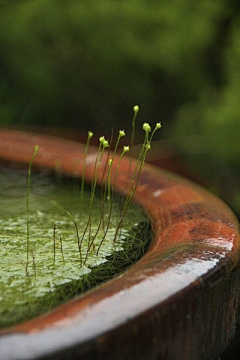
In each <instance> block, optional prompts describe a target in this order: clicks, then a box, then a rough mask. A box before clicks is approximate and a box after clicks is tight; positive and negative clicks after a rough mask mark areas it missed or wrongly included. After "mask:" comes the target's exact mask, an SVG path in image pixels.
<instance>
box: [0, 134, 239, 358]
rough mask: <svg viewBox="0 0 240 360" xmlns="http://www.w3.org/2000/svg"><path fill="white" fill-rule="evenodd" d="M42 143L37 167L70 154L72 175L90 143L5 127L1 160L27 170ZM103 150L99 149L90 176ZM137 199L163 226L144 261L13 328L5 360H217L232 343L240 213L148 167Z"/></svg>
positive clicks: (1, 348)
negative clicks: (36, 317) (233, 212)
mask: <svg viewBox="0 0 240 360" xmlns="http://www.w3.org/2000/svg"><path fill="white" fill-rule="evenodd" d="M35 144H37V145H40V150H39V153H38V155H37V157H36V159H35V160H34V164H35V166H38V167H45V168H49V169H51V170H54V168H55V164H56V160H58V159H61V166H62V172H63V174H65V175H68V176H69V175H70V176H73V175H74V176H76V173H79V172H80V173H81V171H82V167H83V150H84V147H83V146H81V145H79V144H77V143H75V142H71V141H67V140H62V139H58V138H54V137H49V136H46V135H45V136H44V135H36V134H35V135H34V134H27V133H21V132H14V131H10V130H9V131H8V130H6V131H1V132H0V159H1V161H2V162H4V163H6V162H8V163H17V164H18V166H19V165H22V166H25V167H26V166H27V165H28V162H29V160H30V158H31V155H32V153H33V149H34V145H35ZM95 156H96V150H95V149H92V148H91V149H90V153H89V155H88V157H87V167H86V174H85V176H86V179H88V180H90V179H91V174H92V171H93V166H94V160H95ZM133 167H134V164H133V165H132V168H133ZM115 169H116V167H115ZM129 170H130V167H129V161H128V160H127V159H125V160H123V161H122V163H121V169H120V171H119V176H118V181H117V184H116V186H115V187H116V189H117V190H120V191H123V192H125V191H126V181H127V180H128V179H129ZM102 171H103V169H102ZM101 178H102V173H101V172H100V174H99V182H100V179H101ZM135 197H136V201H138V202H139V203H140V204H142V205H143V206H144V207H145V209H146V211H147V213H148V214H149V216H150V218H151V219H152V225H153V232H154V238H153V241H152V244H151V246H150V248H149V250H148V252H147V253H146V254H145V255H144V257H143V258H142V259H141V260H139V261H138V262H137V263H136V264H135V265H133V266H132V267H131V268H130V269H129V270H128V271H126V272H125V273H124V274H123V275H121V276H118V277H116V278H115V279H113V280H111V281H109V282H107V283H105V284H104V285H102V286H99V287H97V288H96V289H93V290H92V291H90V292H88V293H86V294H85V295H84V296H80V297H78V298H76V299H73V300H71V301H69V302H67V303H66V304H64V305H62V306H60V307H59V308H57V309H56V310H54V311H52V312H50V313H49V314H46V315H45V316H42V317H40V318H38V319H33V320H31V321H28V322H25V323H23V324H20V325H17V326H14V327H12V328H10V329H5V330H3V331H2V332H1V337H0V359H2V360H10V359H24V360H27V359H144V360H145V359H171V360H175V359H176V360H178V359H196V360H201V359H211V360H212V359H215V358H217V356H218V355H219V354H220V353H221V352H222V351H223V350H224V349H225V347H226V346H227V345H228V343H229V342H230V340H231V339H232V337H233V336H234V333H235V328H236V324H237V322H238V308H239V285H240V284H239V282H240V280H239V279H240V274H239V268H238V253H239V224H238V221H237V219H236V218H235V216H234V215H233V214H232V212H231V211H230V210H229V208H228V207H227V206H226V205H225V204H224V203H223V202H222V201H220V200H219V199H218V198H216V197H215V196H213V195H212V194H210V193H209V192H207V191H206V190H203V189H201V188H200V187H198V186H196V185H194V184H192V183H190V182H188V181H186V180H183V179H182V178H180V177H177V176H175V175H172V174H171V173H168V172H165V171H162V170H159V169H157V168H154V167H151V166H147V165H146V166H145V167H144V170H143V172H142V175H141V177H140V181H139V185H138V188H137V191H136V196H135Z"/></svg>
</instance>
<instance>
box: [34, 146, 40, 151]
mask: <svg viewBox="0 0 240 360" xmlns="http://www.w3.org/2000/svg"><path fill="white" fill-rule="evenodd" d="M38 150H39V145H35V147H34V152H35V153H37V152H38Z"/></svg>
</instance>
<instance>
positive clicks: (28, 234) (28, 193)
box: [26, 145, 39, 273]
mask: <svg viewBox="0 0 240 360" xmlns="http://www.w3.org/2000/svg"><path fill="white" fill-rule="evenodd" d="M38 150H39V146H38V145H35V147H34V153H33V155H32V157H31V159H30V162H29V165H28V177H27V204H26V205H27V206H26V207H27V209H26V212H27V264H26V273H28V261H29V236H30V224H29V197H30V188H31V172H32V163H33V160H34V158H35V156H36V155H37V153H38Z"/></svg>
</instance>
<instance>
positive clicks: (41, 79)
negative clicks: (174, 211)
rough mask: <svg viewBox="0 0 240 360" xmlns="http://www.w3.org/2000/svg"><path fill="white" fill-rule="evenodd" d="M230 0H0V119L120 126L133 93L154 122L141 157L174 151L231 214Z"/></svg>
mask: <svg viewBox="0 0 240 360" xmlns="http://www.w3.org/2000/svg"><path fill="white" fill-rule="evenodd" d="M239 4H240V3H239V2H238V1H229V0H228V1H227V0H202V1H199V0H192V1H191V2H189V0H171V1H170V0H162V1H161V2H158V1H145V0H138V1H136V0H126V1H125V0H122V1H116V0H102V1H95V0H87V1H85V0H68V1H63V0H15V1H6V0H5V1H4V0H0V121H1V126H10V127H23V128H29V129H32V128H45V129H49V128H58V129H59V128H60V129H63V128H68V129H71V130H72V129H78V131H79V133H80V132H82V131H86V130H88V129H90V130H92V131H94V132H95V133H99V134H100V133H107V132H108V131H109V129H110V128H111V126H112V127H113V128H117V129H119V127H121V128H124V129H125V130H126V131H130V129H131V117H132V106H133V105H135V104H139V105H140V108H141V112H140V113H139V122H143V121H150V122H153V123H154V122H156V121H161V122H162V124H163V129H162V131H161V133H160V134H159V135H158V138H157V139H156V140H158V141H156V143H155V144H154V149H153V153H152V155H151V157H152V158H150V160H153V161H155V162H156V161H158V159H162V158H163V157H166V158H167V157H172V156H177V157H178V158H179V164H180V165H181V164H182V167H184V166H186V163H187V165H188V168H189V169H190V171H191V173H192V174H193V177H195V178H196V179H199V182H201V183H203V184H204V185H205V186H207V187H208V188H210V189H211V190H212V191H214V192H215V193H217V194H218V195H220V197H222V198H223V199H224V200H225V201H227V202H228V204H229V205H230V206H231V207H232V208H233V209H234V211H235V212H236V213H237V215H238V216H240V181H239V178H240V177H239V174H240V161H239V159H240V146H239V135H240V12H239V10H240V5H239ZM75 133H76V130H75ZM182 160H183V163H182Z"/></svg>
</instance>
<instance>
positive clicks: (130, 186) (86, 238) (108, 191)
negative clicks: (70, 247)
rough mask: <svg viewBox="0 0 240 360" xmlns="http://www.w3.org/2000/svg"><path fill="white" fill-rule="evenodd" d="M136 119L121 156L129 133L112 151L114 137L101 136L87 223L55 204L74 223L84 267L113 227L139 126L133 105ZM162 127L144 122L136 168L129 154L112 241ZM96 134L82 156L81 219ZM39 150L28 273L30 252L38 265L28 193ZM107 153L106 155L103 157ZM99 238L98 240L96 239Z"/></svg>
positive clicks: (89, 134) (91, 135)
mask: <svg viewBox="0 0 240 360" xmlns="http://www.w3.org/2000/svg"><path fill="white" fill-rule="evenodd" d="M133 112H134V115H133V119H132V136H131V146H128V145H124V146H123V148H122V150H120V155H119V156H118V157H116V154H117V152H118V151H119V143H120V140H121V138H123V137H124V136H125V135H126V134H125V131H124V130H119V133H118V137H117V140H116V143H115V146H114V149H113V151H112V152H111V151H110V150H111V143H112V141H113V136H112V138H111V140H110V141H109V140H106V139H105V137H104V136H101V137H100V138H99V147H98V151H97V155H96V159H95V162H94V168H93V174H92V181H91V184H90V186H91V188H90V198H89V206H88V211H87V221H86V223H85V224H81V222H80V225H79V221H78V220H77V219H76V218H75V217H74V216H73V215H72V214H71V213H70V212H69V211H67V210H64V209H63V208H62V207H61V205H59V204H57V203H56V202H53V203H55V205H56V206H57V207H59V208H60V209H61V210H62V211H64V212H65V213H66V214H67V215H68V216H69V218H70V219H71V221H72V222H73V224H74V229H75V234H76V238H77V244H78V252H79V266H80V267H82V266H85V265H86V263H87V260H88V257H89V255H90V254H92V253H95V254H96V256H98V254H99V252H100V249H101V247H102V245H103V243H104V241H105V239H106V237H107V235H108V231H109V229H110V228H112V226H111V220H112V210H113V206H114V192H115V184H116V181H117V177H118V173H119V169H120V167H121V162H122V159H123V157H124V156H125V154H126V153H128V152H130V153H131V149H132V147H133V144H134V135H135V127H136V124H135V122H136V117H137V114H138V112H139V106H138V105H135V106H134V107H133ZM160 128H161V123H156V124H155V127H154V129H153V131H152V129H151V126H150V124H149V123H147V122H145V123H144V124H143V126H142V129H143V131H144V134H145V135H144V141H143V144H142V147H141V150H140V152H139V155H138V158H137V160H136V164H135V166H134V167H133V158H132V155H131V156H130V157H129V179H128V182H127V184H126V194H127V195H126V196H125V198H124V201H123V202H122V206H121V210H120V215H119V220H118V222H117V224H115V228H116V230H115V233H114V234H113V236H112V239H113V242H114V243H115V242H117V240H118V238H119V235H120V234H121V230H122V227H123V223H124V219H125V217H126V214H127V212H128V210H129V208H130V206H131V204H132V201H133V198H134V194H135V192H136V189H137V185H138V181H139V178H140V174H141V171H142V168H143V165H144V163H145V160H146V156H147V153H148V151H149V150H150V149H151V143H152V140H153V137H154V134H155V133H156V131H157V130H158V129H160ZM92 137H93V133H92V132H91V131H88V137H87V141H86V145H85V151H84V159H83V167H82V169H83V170H82V177H81V186H80V199H79V208H80V209H79V220H81V214H82V206H83V201H85V200H86V199H85V196H84V189H85V169H86V160H87V155H88V150H89V145H90V141H91V139H92ZM38 150H39V146H37V145H36V146H35V150H34V153H33V155H32V158H31V160H30V163H29V169H28V182H27V184H28V185H27V251H26V253H27V261H26V273H28V272H27V269H28V264H29V254H30V252H31V253H32V262H33V268H34V271H35V275H36V274H37V272H36V265H35V258H34V253H33V249H30V245H29V233H30V229H29V196H30V179H31V167H32V163H33V161H34V158H35V156H36V155H37V152H38ZM104 155H106V156H104ZM115 161H116V162H117V164H116V166H115V171H114V172H113V171H112V170H113V164H114V163H115ZM101 167H103V168H104V172H103V176H102V184H101V208H100V218H99V220H98V224H97V226H96V219H95V220H94V222H95V224H94V225H95V226H94V230H93V226H92V224H93V219H92V211H93V207H94V198H95V193H96V189H97V182H98V178H99V170H100V168H101ZM99 237H100V241H98V242H97V240H99ZM56 241H57V239H56V225H55V224H54V226H53V262H54V264H55V262H56ZM59 241H60V244H61V246H60V249H61V254H62V259H63V260H64V254H63V247H62V239H61V238H60V239H59Z"/></svg>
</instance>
